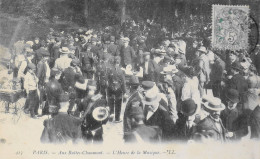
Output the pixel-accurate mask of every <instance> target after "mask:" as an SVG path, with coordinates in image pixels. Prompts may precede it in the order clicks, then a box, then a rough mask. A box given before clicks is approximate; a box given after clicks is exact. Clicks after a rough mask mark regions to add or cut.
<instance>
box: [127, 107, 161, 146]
mask: <svg viewBox="0 0 260 159" xmlns="http://www.w3.org/2000/svg"><path fill="white" fill-rule="evenodd" d="M134 103H135V102H134ZM134 103H133V104H134ZM138 103H139V102H138ZM134 105H135V104H134ZM129 117H130V121H131V125H132V130H131V131H129V132H125V138H124V139H125V142H127V143H135V142H137V143H146V142H147V143H156V142H160V141H161V136H162V132H161V130H160V128H159V127H158V126H147V125H145V124H144V122H143V120H144V112H143V109H142V107H141V106H139V105H138V104H137V105H136V106H133V107H132V109H131V110H130V112H129Z"/></svg>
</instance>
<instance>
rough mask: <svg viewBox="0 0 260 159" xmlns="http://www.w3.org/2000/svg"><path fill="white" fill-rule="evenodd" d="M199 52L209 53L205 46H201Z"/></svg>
mask: <svg viewBox="0 0 260 159" xmlns="http://www.w3.org/2000/svg"><path fill="white" fill-rule="evenodd" d="M198 51H201V52H204V53H207V49H206V48H205V47H204V46H201V47H200V48H199V49H198Z"/></svg>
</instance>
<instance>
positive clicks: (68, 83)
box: [60, 59, 85, 113]
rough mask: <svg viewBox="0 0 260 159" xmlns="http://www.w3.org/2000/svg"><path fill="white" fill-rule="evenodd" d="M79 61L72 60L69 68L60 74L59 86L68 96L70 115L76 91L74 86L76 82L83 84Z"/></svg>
mask: <svg viewBox="0 0 260 159" xmlns="http://www.w3.org/2000/svg"><path fill="white" fill-rule="evenodd" d="M77 65H79V60H78V59H73V60H72V61H71V64H70V67H69V68H66V69H65V70H64V71H63V73H62V74H61V77H60V78H61V86H62V88H63V90H64V91H65V92H67V93H68V94H69V96H70V101H69V102H70V105H69V109H68V113H71V111H72V108H73V106H74V104H75V100H76V90H75V84H76V82H79V83H82V84H83V83H84V82H85V81H84V78H83V76H82V74H81V71H80V69H79V67H77Z"/></svg>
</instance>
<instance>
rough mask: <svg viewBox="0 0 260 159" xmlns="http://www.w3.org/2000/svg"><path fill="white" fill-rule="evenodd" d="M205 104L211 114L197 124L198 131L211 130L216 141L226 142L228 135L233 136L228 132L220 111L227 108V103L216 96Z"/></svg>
mask: <svg viewBox="0 0 260 159" xmlns="http://www.w3.org/2000/svg"><path fill="white" fill-rule="evenodd" d="M203 105H204V107H205V110H206V111H207V112H208V113H209V115H208V116H207V117H206V118H204V119H203V120H201V121H200V122H199V123H198V124H197V128H196V129H197V132H198V133H203V131H211V132H212V136H211V137H212V138H213V139H214V140H215V141H219V142H222V143H223V142H226V141H227V137H232V136H233V133H232V132H227V130H226V129H225V127H224V125H223V124H222V120H221V118H220V112H221V111H223V110H224V109H225V105H224V104H222V103H221V100H220V99H219V98H215V97H213V98H212V99H207V100H206V102H205V103H204V104H203Z"/></svg>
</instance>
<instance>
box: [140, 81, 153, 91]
mask: <svg viewBox="0 0 260 159" xmlns="http://www.w3.org/2000/svg"><path fill="white" fill-rule="evenodd" d="M154 85H155V83H154V82H152V81H143V82H142V87H143V89H144V90H145V91H147V90H149V89H151V88H153V87H154Z"/></svg>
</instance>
